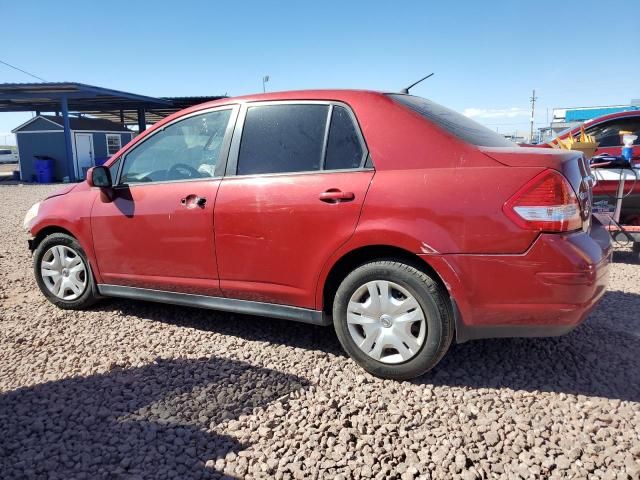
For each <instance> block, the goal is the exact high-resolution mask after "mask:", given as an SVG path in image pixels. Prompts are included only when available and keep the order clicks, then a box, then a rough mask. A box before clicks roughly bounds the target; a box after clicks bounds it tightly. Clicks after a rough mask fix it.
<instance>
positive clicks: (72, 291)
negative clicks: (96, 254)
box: [40, 245, 87, 301]
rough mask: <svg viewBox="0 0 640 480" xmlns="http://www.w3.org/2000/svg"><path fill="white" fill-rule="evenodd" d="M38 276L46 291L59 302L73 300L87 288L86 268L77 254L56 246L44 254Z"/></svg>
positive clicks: (62, 246) (71, 250)
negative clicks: (59, 300)
mask: <svg viewBox="0 0 640 480" xmlns="http://www.w3.org/2000/svg"><path fill="white" fill-rule="evenodd" d="M40 275H41V277H42V281H43V282H44V284H45V286H46V287H47V289H48V290H49V291H50V292H51V293H52V294H53V295H55V296H56V297H57V298H59V299H61V300H67V301H70V300H75V299H77V298H79V297H80V295H82V294H83V293H84V290H85V288H86V287H87V267H86V265H85V264H84V261H83V260H82V257H81V256H80V254H78V252H76V251H75V250H73V249H72V248H69V247H66V246H64V245H56V246H54V247H51V248H50V249H49V250H47V251H46V252H45V254H44V255H43V257H42V261H41V262H40Z"/></svg>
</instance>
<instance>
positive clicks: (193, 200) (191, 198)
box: [180, 195, 207, 208]
mask: <svg viewBox="0 0 640 480" xmlns="http://www.w3.org/2000/svg"><path fill="white" fill-rule="evenodd" d="M180 203H181V204H182V205H184V206H186V207H187V208H194V207H200V208H204V206H205V205H206V204H207V199H206V198H204V197H199V196H198V195H188V196H186V197H184V198H181V199H180Z"/></svg>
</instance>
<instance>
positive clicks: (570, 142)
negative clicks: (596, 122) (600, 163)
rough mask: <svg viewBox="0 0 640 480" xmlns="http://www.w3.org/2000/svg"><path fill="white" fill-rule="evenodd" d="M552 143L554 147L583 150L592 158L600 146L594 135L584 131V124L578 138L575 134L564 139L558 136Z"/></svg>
mask: <svg viewBox="0 0 640 480" xmlns="http://www.w3.org/2000/svg"><path fill="white" fill-rule="evenodd" d="M550 145H551V146H552V147H553V148H561V149H563V150H577V151H579V152H582V153H583V154H584V156H585V157H586V158H587V160H588V159H590V158H591V157H592V156H593V154H594V153H595V151H596V149H597V148H598V142H596V139H595V137H594V136H593V135H588V134H587V133H586V132H585V131H584V126H582V127H580V133H579V134H578V135H577V138H573V135H569V136H568V137H567V138H565V139H564V140H562V139H561V138H556V139H555V143H554V142H553V141H551V142H550Z"/></svg>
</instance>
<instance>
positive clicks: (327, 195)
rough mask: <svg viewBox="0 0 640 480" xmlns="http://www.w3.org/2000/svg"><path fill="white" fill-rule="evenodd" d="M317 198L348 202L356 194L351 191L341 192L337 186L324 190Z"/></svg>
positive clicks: (324, 200) (329, 201)
mask: <svg viewBox="0 0 640 480" xmlns="http://www.w3.org/2000/svg"><path fill="white" fill-rule="evenodd" d="M318 198H319V199H320V200H321V201H323V202H326V203H340V202H350V201H351V200H353V199H354V198H356V195H355V194H354V193H353V192H343V191H341V190H338V189H337V188H331V189H329V190H327V191H326V192H322V193H321V194H320V196H319V197H318Z"/></svg>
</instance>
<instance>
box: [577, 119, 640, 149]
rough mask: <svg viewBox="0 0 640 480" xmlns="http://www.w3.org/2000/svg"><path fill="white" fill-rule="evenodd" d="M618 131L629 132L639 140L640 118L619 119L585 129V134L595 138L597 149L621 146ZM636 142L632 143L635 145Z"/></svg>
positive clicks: (620, 136)
mask: <svg viewBox="0 0 640 480" xmlns="http://www.w3.org/2000/svg"><path fill="white" fill-rule="evenodd" d="M620 131H623V132H631V133H633V134H634V135H638V137H639V138H640V118H620V119H616V120H610V121H608V122H604V123H602V124H600V125H595V126H593V127H591V128H587V129H586V132H587V133H588V134H590V135H593V136H594V137H596V142H598V146H599V147H619V146H622V135H620ZM637 144H638V141H637V140H636V141H635V142H634V145H637Z"/></svg>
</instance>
